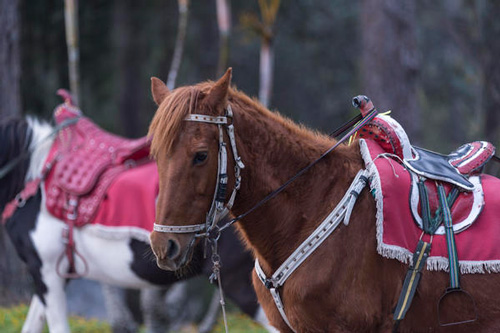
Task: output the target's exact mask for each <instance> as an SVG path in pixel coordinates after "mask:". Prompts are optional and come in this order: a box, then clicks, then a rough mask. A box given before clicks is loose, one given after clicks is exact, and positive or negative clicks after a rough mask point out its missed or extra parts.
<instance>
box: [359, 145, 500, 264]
mask: <svg viewBox="0 0 500 333" xmlns="http://www.w3.org/2000/svg"><path fill="white" fill-rule="evenodd" d="M360 148H361V154H362V156H363V159H364V162H365V165H366V168H367V169H368V170H369V172H370V176H371V182H370V187H371V193H372V195H373V196H374V198H375V201H376V205H377V216H376V219H377V251H378V253H379V254H380V255H382V256H384V257H387V258H392V259H397V260H399V261H401V262H403V263H411V261H412V254H413V251H414V250H415V248H416V246H417V242H418V240H419V238H420V237H421V235H422V229H420V227H419V225H418V224H419V223H418V221H417V218H418V217H417V218H416V217H415V212H413V213H412V209H411V205H412V204H413V205H415V202H413V203H412V202H411V201H412V199H411V193H412V177H411V175H410V173H409V171H408V170H406V169H405V168H404V167H403V166H402V165H401V164H400V163H399V161H398V160H397V159H393V158H392V157H391V155H388V154H385V153H386V151H384V149H383V148H382V147H380V146H379V145H378V144H377V143H376V142H374V141H372V140H362V139H361V140H360ZM476 183H478V184H479V186H478V187H476V190H475V191H472V192H465V193H463V194H461V197H459V199H458V201H457V204H456V205H454V206H452V217H453V219H454V227H456V224H459V223H463V222H464V221H466V222H467V219H469V221H468V222H467V223H468V225H467V227H466V228H463V227H462V228H461V230H464V229H466V230H464V231H462V232H460V233H457V232H458V231H455V240H456V244H457V253H458V258H459V265H460V270H461V272H462V274H467V273H485V272H500V195H499V194H498V192H497V190H496V189H498V188H499V187H500V179H498V178H495V177H493V176H490V175H484V174H483V175H480V176H477V177H476ZM481 185H482V190H481ZM447 189H448V190H449V187H448V186H447ZM483 198H484V200H483ZM414 200H415V199H413V201H414ZM417 204H418V203H417ZM472 222H473V223H472ZM423 239H424V240H425V241H430V236H429V235H424V236H423ZM427 269H429V270H448V253H447V248H446V239H445V236H444V235H434V237H433V241H432V249H431V252H430V256H429V259H428V260H427Z"/></svg>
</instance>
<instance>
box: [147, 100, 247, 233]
mask: <svg viewBox="0 0 500 333" xmlns="http://www.w3.org/2000/svg"><path fill="white" fill-rule="evenodd" d="M184 121H193V122H201V123H208V124H215V125H217V127H218V128H219V153H218V167H217V170H218V171H217V182H216V185H215V192H214V196H213V199H212V204H211V205H210V210H209V212H208V214H207V217H206V219H205V222H204V223H200V224H191V225H183V226H166V225H162V224H157V223H154V226H153V230H154V231H157V232H166V233H179V234H184V233H194V234H195V235H194V238H200V237H209V235H210V234H211V233H212V232H213V231H216V235H215V236H214V237H218V236H219V233H220V229H219V227H218V225H217V223H218V222H219V221H221V220H222V219H224V218H226V217H227V216H228V214H229V212H230V210H231V208H232V207H233V204H234V200H235V198H236V193H237V192H238V190H239V189H240V185H241V169H243V168H244V167H245V165H244V164H243V162H242V161H241V157H240V156H239V155H238V149H237V148H236V139H235V136H234V125H233V110H232V109H231V105H228V106H227V108H226V113H225V116H219V117H213V116H208V115H203V114H190V115H188V116H187V117H186V118H184ZM224 129H225V130H226V133H227V136H228V137H229V144H230V145H231V149H232V152H233V159H234V177H235V184H234V188H233V191H232V192H231V196H230V197H229V200H228V201H227V203H225V200H226V193H227V183H228V176H227V148H226V146H227V145H226V143H225V142H224Z"/></svg>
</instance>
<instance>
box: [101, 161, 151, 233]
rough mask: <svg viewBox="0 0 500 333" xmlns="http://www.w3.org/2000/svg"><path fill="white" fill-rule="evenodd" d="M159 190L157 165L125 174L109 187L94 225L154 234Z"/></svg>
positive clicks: (119, 176) (149, 165)
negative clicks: (132, 228) (131, 228)
mask: <svg viewBox="0 0 500 333" xmlns="http://www.w3.org/2000/svg"><path fill="white" fill-rule="evenodd" d="M158 190H159V185H158V170H157V167H156V163H153V162H151V163H147V164H145V165H142V166H139V167H137V168H133V169H130V170H127V171H125V172H122V173H121V174H120V175H118V176H117V177H116V178H115V180H114V181H113V183H112V184H111V185H110V186H109V188H108V191H107V192H106V196H105V197H104V199H103V201H102V202H101V205H100V206H99V209H98V211H97V214H96V217H95V219H94V221H93V222H92V224H93V225H96V224H98V225H102V226H106V227H124V226H127V227H134V228H140V229H144V230H147V231H148V232H151V231H153V223H154V221H155V203H156V196H157V195H158Z"/></svg>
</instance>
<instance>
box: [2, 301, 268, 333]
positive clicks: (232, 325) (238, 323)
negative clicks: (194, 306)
mask: <svg viewBox="0 0 500 333" xmlns="http://www.w3.org/2000/svg"><path fill="white" fill-rule="evenodd" d="M27 314H28V306H27V305H24V304H21V305H17V306H14V307H10V308H0V332H2V333H18V332H20V331H21V328H22V326H23V323H24V319H25V318H26V315H27ZM227 318H228V327H229V331H230V332H234V333H238V332H241V333H243V332H245V333H265V332H267V331H266V330H265V329H264V328H262V327H261V326H260V325H258V324H256V323H255V322H254V321H252V320H251V319H250V318H249V317H248V316H246V315H244V314H241V313H240V312H237V311H230V312H229V313H228V316H227ZM69 324H70V328H71V331H72V332H78V333H106V332H111V327H110V326H109V325H108V324H107V323H106V322H103V321H99V320H96V319H85V318H82V317H77V316H71V317H70V319H69ZM184 331H188V330H187V329H186V330H183V332H184ZM189 331H190V330H189ZM195 331H196V330H195ZM46 332H48V330H47V328H45V330H44V333H46ZM223 332H225V330H224V321H223V319H222V316H219V320H218V322H217V324H216V327H215V329H214V333H223Z"/></svg>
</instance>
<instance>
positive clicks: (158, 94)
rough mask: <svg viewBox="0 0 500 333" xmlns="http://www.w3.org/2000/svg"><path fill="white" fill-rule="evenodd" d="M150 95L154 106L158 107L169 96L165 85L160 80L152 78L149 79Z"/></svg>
mask: <svg viewBox="0 0 500 333" xmlns="http://www.w3.org/2000/svg"><path fill="white" fill-rule="evenodd" d="M151 94H152V95H153V99H154V101H155V103H156V105H158V106H160V104H161V102H163V100H164V99H165V97H167V96H168V94H170V90H168V88H167V85H166V84H165V83H163V81H162V80H160V79H159V78H157V77H154V76H153V77H152V78H151Z"/></svg>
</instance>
